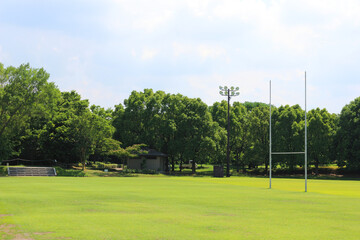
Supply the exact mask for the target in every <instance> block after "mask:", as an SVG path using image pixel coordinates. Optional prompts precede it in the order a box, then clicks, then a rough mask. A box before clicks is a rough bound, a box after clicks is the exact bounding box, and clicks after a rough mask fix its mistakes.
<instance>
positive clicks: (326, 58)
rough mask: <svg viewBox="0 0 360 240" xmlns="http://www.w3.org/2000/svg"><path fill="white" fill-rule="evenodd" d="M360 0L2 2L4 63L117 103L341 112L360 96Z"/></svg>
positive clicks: (95, 99) (0, 51)
mask: <svg viewBox="0 0 360 240" xmlns="http://www.w3.org/2000/svg"><path fill="white" fill-rule="evenodd" d="M359 12H360V1H357V0H343V1H333V0H316V1H313V0H301V1H285V0H274V1H271V0H243V1H242V0H221V1H220V0H219V1H212V0H152V1H145V0H106V1H46V0H44V1H41V0H37V1H36V0H26V1H25V0H22V1H20V0H0V62H2V63H3V64H4V65H5V66H9V65H12V66H19V65H20V64H22V63H27V62H29V63H30V64H31V66H32V67H36V68H39V67H44V68H45V69H46V71H47V72H49V73H50V76H51V77H50V81H53V82H55V83H56V84H57V85H58V86H59V88H60V89H61V90H62V91H69V90H76V91H77V92H79V93H80V94H81V95H82V97H83V98H87V99H89V100H90V102H91V103H92V104H96V105H100V106H103V107H113V106H114V105H115V104H118V103H122V102H123V100H124V99H126V98H127V97H128V96H129V95H130V93H131V91H133V90H137V91H142V90H143V89H144V88H152V89H154V90H155V91H156V90H164V91H165V92H169V93H181V94H183V95H186V96H189V97H200V98H201V99H202V100H203V101H204V102H206V103H207V104H209V105H211V104H212V103H214V102H215V101H221V100H222V99H224V98H223V97H221V96H220V95H219V91H218V86H220V85H222V86H224V85H227V86H238V87H239V88H240V96H239V97H236V98H234V99H233V100H235V101H240V102H244V101H261V102H266V103H267V102H268V101H269V80H270V79H271V80H272V89H273V92H272V96H273V98H272V102H273V103H274V104H275V105H276V106H280V105H284V104H290V105H293V104H300V105H301V106H302V107H304V71H305V70H306V71H307V76H308V89H307V90H308V109H311V108H316V107H320V108H327V109H328V110H329V111H330V112H332V113H339V112H340V111H341V109H342V107H343V106H344V105H345V104H348V103H349V102H350V101H352V100H353V99H355V98H356V97H359V96H360V14H359Z"/></svg>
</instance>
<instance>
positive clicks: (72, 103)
mask: <svg viewBox="0 0 360 240" xmlns="http://www.w3.org/2000/svg"><path fill="white" fill-rule="evenodd" d="M88 106H89V102H88V101H87V100H82V99H81V96H80V95H79V94H77V93H76V92H75V91H72V92H63V93H62V94H61V99H60V100H59V102H58V112H57V114H55V115H54V117H53V118H52V119H51V120H50V121H48V122H47V123H46V125H45V126H44V131H43V132H42V136H41V139H42V146H43V151H44V152H45V153H46V155H47V156H48V158H52V159H57V160H58V161H59V162H62V163H65V164H71V163H76V162H81V163H82V167H83V170H85V164H86V161H87V160H88V158H89V156H90V154H92V153H93V152H94V151H95V149H96V146H97V145H99V144H100V143H101V142H103V141H104V139H106V138H111V137H112V134H113V127H112V126H111V122H109V120H108V119H107V118H106V117H103V116H102V115H101V114H97V113H94V112H91V111H90V109H89V107H88ZM93 111H94V109H93Z"/></svg>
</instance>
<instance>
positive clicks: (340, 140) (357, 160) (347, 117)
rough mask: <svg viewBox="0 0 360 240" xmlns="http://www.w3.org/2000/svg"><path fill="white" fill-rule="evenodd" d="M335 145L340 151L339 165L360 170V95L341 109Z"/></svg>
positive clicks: (338, 151)
mask: <svg viewBox="0 0 360 240" xmlns="http://www.w3.org/2000/svg"><path fill="white" fill-rule="evenodd" d="M335 146H336V149H337V153H338V165H339V166H346V168H347V169H349V170H352V171H357V172H359V171H360V97H358V98H355V99H354V100H353V101H351V102H350V103H349V104H347V105H346V106H345V107H343V109H342V110H341V113H340V117H339V130H338V131H337V134H336V140H335Z"/></svg>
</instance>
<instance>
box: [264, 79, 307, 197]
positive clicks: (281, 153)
mask: <svg viewBox="0 0 360 240" xmlns="http://www.w3.org/2000/svg"><path fill="white" fill-rule="evenodd" d="M269 87H270V103H269V108H270V114H269V115H270V117H269V188H270V189H271V172H272V168H271V167H272V166H271V163H272V155H293V154H304V169H305V192H307V116H306V115H307V112H306V72H305V139H304V141H305V150H304V152H272V149H271V80H270V82H269Z"/></svg>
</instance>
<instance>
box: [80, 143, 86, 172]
mask: <svg viewBox="0 0 360 240" xmlns="http://www.w3.org/2000/svg"><path fill="white" fill-rule="evenodd" d="M80 160H81V163H82V170H83V171H85V162H86V159H85V149H84V148H82V149H81V159H80Z"/></svg>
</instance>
